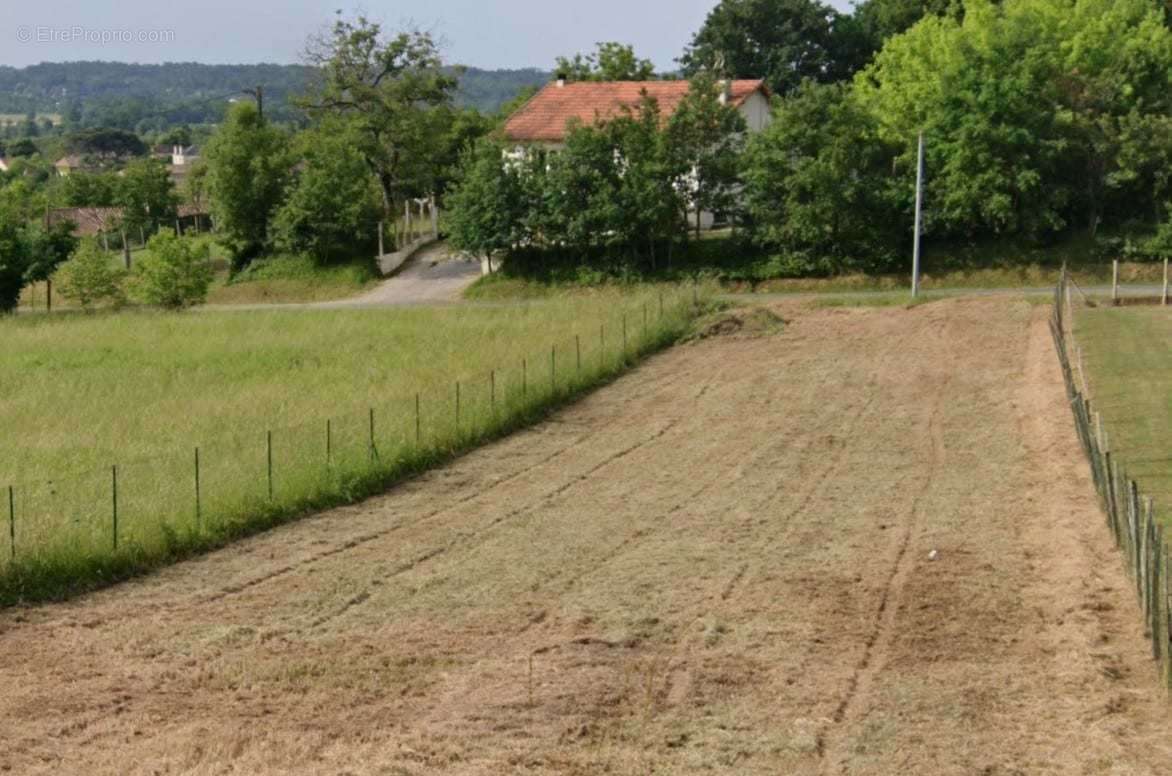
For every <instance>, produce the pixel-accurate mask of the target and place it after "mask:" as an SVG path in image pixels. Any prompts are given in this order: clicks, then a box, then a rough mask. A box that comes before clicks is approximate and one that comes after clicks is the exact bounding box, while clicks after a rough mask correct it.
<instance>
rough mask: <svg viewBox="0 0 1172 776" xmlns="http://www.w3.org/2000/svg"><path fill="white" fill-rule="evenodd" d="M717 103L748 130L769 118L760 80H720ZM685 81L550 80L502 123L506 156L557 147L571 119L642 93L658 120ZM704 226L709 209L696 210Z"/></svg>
mask: <svg viewBox="0 0 1172 776" xmlns="http://www.w3.org/2000/svg"><path fill="white" fill-rule="evenodd" d="M720 86H721V94H720V100H721V102H724V103H727V104H730V105H734V106H736V108H737V110H739V111H740V112H741V115H742V116H744V118H745V124H746V126H747V127H748V131H749V133H755V132H760V131H761V130H763V129H765V128H766V127H767V126H769V123H770V121H771V120H772V112H771V111H770V93H769V87H768V86H766V85H765V81H763V80H760V79H745V80H736V81H721V83H720ZM690 88H691V85H690V84H689V83H688V82H687V81H575V82H567V81H565V80H563V79H558V80H557V81H553V82H551V83H549V84H546V86H545V87H544V88H543V89H542V90H541V91H540V92H538V93H537V94H535V95H534V96H533V98H532V99H530V100H529V101H528V102H526V103H525V104H524V105H522V106H521V107H520V108H519V109H517V111H516V112H515V113H514V114H513V115H512V116H510V117H509V120H508V121H507V122H505V126H504V135H505V138H506V140H508V141H509V143H510V144H512V147H511V148H510V149H509V150H508V151H506V156H507V157H508V158H512V159H519V158H522V157H524V156H525V155H526V154H527V153H528V152H529V151H530V150H531V149H533V148H543V149H546V150H550V151H557V150H560V149H562V148H564V147H565V142H566V135H567V129H568V125H569V124H570V122H571V121H578V122H581V123H583V124H591V123H593V122H594V121H596V120H598V119H601V120H604V121H605V120H606V119H609V118H614V117H615V116H617V115H619V114H620V113H621V112H622V111H623V109H624V108H635V107H637V106H638V105H639V102H640V101H641V100H642V99H643V95H644V94H646V95H647V96H648V97H651V98H652V99H654V100H655V101H656V102H657V103H658V104H659V110H660V112H661V113H662V114H663V117H664V119H667V118H669V117H670V116H671V115H672V114H673V113H675V111H676V109H677V108H678V107H679V105H680V102H681V101H682V100H683V99H684V96H685V95H686V94H687V93H688V90H689V89H690ZM700 220H701V224H702V225H703V226H704V228H710V227H711V226H712V224H713V223H714V221H715V217H714V216H713V214H711V213H701V219H700Z"/></svg>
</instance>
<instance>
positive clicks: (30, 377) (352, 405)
mask: <svg viewBox="0 0 1172 776" xmlns="http://www.w3.org/2000/svg"><path fill="white" fill-rule="evenodd" d="M692 293H693V292H692V289H691V288H688V289H686V290H673V289H662V293H661V290H656V289H645V290H644V291H642V292H641V293H638V294H634V293H632V294H618V293H610V294H595V295H590V296H585V297H577V298H567V299H562V300H558V301H557V302H556V303H553V302H551V303H542V304H532V305H508V306H500V307H461V308H440V309H437V308H426V309H425V308H419V309H403V310H355V311H342V310H330V311H308V310H305V311H302V310H294V311H264V312H220V313H212V312H202V313H199V312H192V313H187V314H179V315H168V314H159V313H146V312H126V313H121V314H116V315H101V316H96V317H95V316H83V315H80V314H66V315H63V316H55V317H44V316H17V317H15V318H11V319H8V320H2V321H0V340H2V341H3V342H4V344H5V358H4V359H3V362H2V363H0V383H2V384H3V385H4V386H5V399H6V400H5V401H4V402H3V404H2V405H0V424H2V425H3V427H4V429H5V436H6V440H7V441H8V444H6V445H4V446H3V448H0V485H6V484H10V483H11V484H13V485H14V486H15V489H14V495H15V498H14V502H15V504H14V506H15V509H14V513H15V521H14V533H15V549H16V553H15V555H16V561H15V564H10V565H9V566H8V568H7V573H4V572H3V571H0V602H2V601H4V600H7V601H9V602H11V601H12V600H15V599H20V598H26V597H38V596H44V595H52V594H56V593H57V592H60V591H62V590H68V589H71V588H73V587H75V586H76V583H77V582H78V580H81V579H85V580H92V579H93V578H94V577H95V575H98V576H109V575H118V574H124V573H127V570H128V569H134V568H139V567H143V566H149V565H152V564H155V563H158V562H161V561H163V560H166V559H167V558H169V557H172V556H175V555H178V554H182V553H183V552H185V551H186V550H187V549H189V548H192V547H198V546H203V545H205V544H209V543H212V544H214V543H216V542H220V541H223V540H225V539H226V538H231V537H232V536H234V535H238V534H240V533H243V532H247V531H249V530H254V529H255V528H256V527H257V526H261V527H263V525H265V524H268V523H271V522H273V521H275V520H277V519H281V518H283V517H285V516H287V515H288V514H290V513H294V512H298V511H304V510H306V509H309V508H312V507H319V506H323V505H326V504H332V503H340V502H344V501H348V500H351V499H353V498H354V497H357V496H361V495H364V494H366V493H369V492H373V491H375V490H377V489H378V488H380V487H382V486H384V485H385V484H386V483H387V482H388V481H390V480H393V479H394V478H396V477H398V476H402V474H403V473H405V472H408V471H413V470H415V469H418V468H420V467H422V466H426V465H428V464H429V463H430V462H431V461H433V460H435V459H436V458H437V457H439V458H442V457H445V456H446V455H447V454H449V453H450V452H452V451H454V450H456V449H460V448H462V447H465V446H467V445H469V444H472V443H474V442H475V441H477V440H479V439H481V438H484V437H486V436H491V435H493V434H496V433H499V432H501V431H503V430H505V429H507V428H509V427H511V426H514V425H516V424H517V423H519V422H522V421H523V420H524V419H525V418H527V417H529V416H530V415H531V414H532V413H534V412H537V411H539V410H541V409H542V408H543V407H545V406H546V405H548V404H549V403H550V402H554V401H558V400H560V399H561V398H564V397H565V396H566V395H568V394H570V393H572V392H574V391H576V390H579V389H581V388H584V387H586V386H588V385H590V384H591V383H593V382H596V381H597V380H599V379H603V378H605V377H606V376H608V375H610V374H613V373H615V372H616V371H618V370H619V369H621V368H622V367H623V365H624V364H625V363H627V361H628V359H630V358H631V357H633V356H635V355H636V354H637V353H639V352H642V351H644V350H646V349H649V348H655V347H657V346H659V345H662V344H663V343H666V342H668V341H671V340H673V339H674V338H676V337H677V336H678V335H679V334H680V333H682V331H683V330H684V328H685V326H686V325H687V322H688V320H689V319H690V317H691V315H692ZM661 299H662V304H663V306H662V310H663V314H662V317H661V314H660V310H661V307H660V301H661ZM645 315H646V318H644V316H645ZM624 320H625V322H626V323H625V326H626V332H627V333H626V344H627V347H626V348H624V347H623V343H624V334H623V330H624ZM644 321H646V323H644ZM576 337H577V339H575V338H576ZM579 353H580V359H579ZM551 362H552V363H551ZM579 364H580V366H579ZM494 370H495V371H494ZM457 384H458V386H459V387H457ZM417 396H418V407H419V411H418V415H417V412H416V401H417V399H416V397H417ZM457 407H458V410H457ZM457 412H458V415H457ZM327 423H328V429H327ZM269 432H271V440H272V441H271V452H270V444H269V436H268V434H269ZM327 436H328V439H327ZM197 447H198V448H199V450H200V453H199V455H200V477H201V482H200V486H199V488H200V491H199V492H200V503H199V505H198V509H199V512H198V514H197V503H196V485H195V481H194V477H195V460H194V459H195V450H196V448H197ZM270 458H271V461H272V466H271V470H272V472H273V474H272V477H271V479H270V476H269V471H270V466H269V460H270ZM115 465H117V467H118V468H117V474H115V472H114V470H113V469H112V467H113V466H115ZM115 477H117V481H118V484H117V487H118V495H117V498H118V506H117V521H118V522H117V526H116V531H115V525H114V520H115V517H114V504H113V501H114V498H113V489H114V478H115ZM4 507H5V509H4V510H2V514H0V517H3V518H5V519H7V517H8V510H7V504H5V505H4ZM115 535H117V537H118V549H117V551H115V548H114V541H115ZM12 546H13V545H12V542H11V540H10V538H9V531H7V530H5V531H3V532H0V564H4V563H6V562H8V560H9V558H10V557H11V554H12V553H11V548H12ZM0 569H3V566H0ZM46 591H48V592H46Z"/></svg>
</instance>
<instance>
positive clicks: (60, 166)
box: [53, 154, 95, 176]
mask: <svg viewBox="0 0 1172 776" xmlns="http://www.w3.org/2000/svg"><path fill="white" fill-rule="evenodd" d="M53 167H54V168H55V169H56V170H57V174H58V175H61V176H65V175H71V174H73V173H75V172H93V171H94V169H95V168H94V167H93V166H91V165H89V164H86V161H85V159H84V158H82V157H81V156H79V155H78V154H70V155H69V156H63V157H61V158H60V159H58V160H57V161H56V162H54V163H53Z"/></svg>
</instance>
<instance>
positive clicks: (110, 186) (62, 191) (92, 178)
mask: <svg viewBox="0 0 1172 776" xmlns="http://www.w3.org/2000/svg"><path fill="white" fill-rule="evenodd" d="M118 189H119V181H118V176H117V175H115V174H114V173H90V172H75V173H71V174H69V175H66V176H64V177H62V178H61V179H60V181H59V183H58V184H57V193H58V197H59V201H60V202H61V203H62V204H63V205H65V206H66V207H114V206H115V205H116V204H117V203H118V195H119V191H118Z"/></svg>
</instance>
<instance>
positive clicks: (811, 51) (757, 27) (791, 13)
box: [680, 0, 869, 94]
mask: <svg viewBox="0 0 1172 776" xmlns="http://www.w3.org/2000/svg"><path fill="white" fill-rule="evenodd" d="M858 37H859V35H858V32H857V30H856V29H855V28H854V27H853V26H852V25H851V23H850V19H849V17H846V16H843V15H842V14H840V13H838V12H837V11H835V10H834V9H833V8H831V7H830V6H828V5H826V4H824V3H822V2H819V0H721V1H720V2H719V3H718V4H717V6H716V7H715V8H714V9H713V10H712V11H711V12H710V13H709V14H708V18H707V19H706V20H705V22H704V25H703V26H702V27H701V28H700V30H699V32H697V33H696V35H695V37H693V39H692V42H691V44H690V45H689V46H688V47H687V49H686V50H685V51H684V55H683V56H682V57H681V58H680V64H681V65H682V66H683V72H684V75H685V76H688V77H692V76H695V75H697V74H698V73H701V72H704V71H707V72H710V73H713V74H715V75H717V76H725V77H730V78H764V79H765V80H766V82H767V83H768V84H769V87H770V88H771V89H772V90H773V91H774V92H776V93H778V94H785V93H786V92H789V91H792V90H793V89H796V88H797V87H798V85H799V84H800V83H801V82H802V81H803V80H804V79H807V78H809V79H813V80H815V81H823V82H825V81H837V80H841V79H843V78H846V77H847V76H849V75H851V74H852V73H853V72H854V71H855V70H857V69H858V68H859V67H860V66H861V65H863V64H864V63H865V62H866V57H867V55H868V54H869V52H868V51H866V50H865V46H863V45H861V44H860V41H859V40H858Z"/></svg>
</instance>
